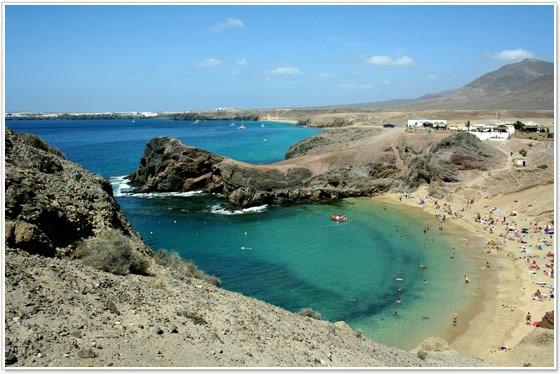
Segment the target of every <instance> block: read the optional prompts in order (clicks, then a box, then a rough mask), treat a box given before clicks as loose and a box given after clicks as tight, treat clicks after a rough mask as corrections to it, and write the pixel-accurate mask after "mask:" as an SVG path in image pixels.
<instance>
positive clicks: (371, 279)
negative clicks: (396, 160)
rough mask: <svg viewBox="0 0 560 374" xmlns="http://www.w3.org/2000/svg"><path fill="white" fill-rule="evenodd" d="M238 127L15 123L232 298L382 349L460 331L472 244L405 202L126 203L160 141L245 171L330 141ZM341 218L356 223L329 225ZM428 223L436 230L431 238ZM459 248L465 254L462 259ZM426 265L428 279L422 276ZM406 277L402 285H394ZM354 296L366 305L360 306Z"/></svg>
mask: <svg viewBox="0 0 560 374" xmlns="http://www.w3.org/2000/svg"><path fill="white" fill-rule="evenodd" d="M229 123H230V122H229V121H209V122H206V123H201V124H198V125H194V124H193V123H192V122H172V121H166V120H136V121H135V123H131V122H130V120H108V121H102V120H99V121H98V120H89V121H8V122H7V125H8V126H9V127H10V128H12V129H14V130H16V131H25V132H31V133H35V134H37V135H39V136H41V137H42V138H44V139H46V140H47V141H48V142H49V143H50V144H51V145H53V146H55V147H58V148H60V149H61V150H62V151H63V152H64V153H65V154H66V155H67V156H68V158H69V159H71V160H72V161H75V162H78V163H80V164H82V165H84V166H85V167H86V168H88V169H90V170H92V171H94V172H97V173H99V174H102V175H104V176H105V177H107V178H109V179H110V180H111V181H112V183H113V185H114V188H115V195H116V196H117V200H118V202H119V204H120V205H121V207H122V209H123V211H124V212H125V214H126V216H127V217H128V219H129V220H130V221H131V223H132V224H133V226H134V228H135V229H136V230H137V231H138V232H140V233H141V234H142V235H143V238H144V240H145V241H146V243H147V244H148V245H150V246H151V247H152V248H153V249H154V250H157V249H159V248H165V249H167V250H168V251H177V252H178V253H179V254H180V255H181V256H183V257H185V258H188V259H191V260H193V261H194V262H195V263H196V264H197V266H198V267H199V268H201V269H203V270H204V271H206V272H207V273H209V274H212V275H215V276H217V277H219V278H220V279H221V280H222V281H223V284H222V287H223V288H225V289H228V290H232V291H236V292H240V293H242V294H244V295H247V296H251V297H254V298H257V299H260V300H263V301H266V302H269V303H271V304H274V305H278V306H280V307H283V308H285V309H288V310H291V311H294V312H296V311H299V310H300V309H302V308H307V307H310V308H313V309H314V310H316V311H318V312H320V313H321V315H322V316H323V319H327V320H330V321H333V322H334V321H338V320H344V321H345V322H347V323H348V324H349V325H350V326H351V327H352V328H354V329H357V328H359V329H361V330H363V332H364V335H366V336H368V337H371V338H372V339H374V340H376V341H379V342H381V343H385V344H389V345H393V346H398V347H401V348H405V349H410V348H413V347H414V346H416V345H417V344H418V343H419V342H420V341H421V340H422V339H423V338H425V337H426V336H430V335H433V334H434V332H437V331H439V330H440V329H442V328H444V327H446V326H449V325H450V323H451V315H452V314H453V313H460V311H461V309H462V308H464V307H465V306H466V305H467V304H468V302H469V301H470V300H471V298H472V297H473V293H474V289H470V288H468V287H465V286H464V285H463V275H464V274H469V276H470V277H471V279H472V280H473V281H474V280H476V278H477V274H478V273H477V270H476V263H475V262H474V261H473V260H471V259H469V258H467V256H465V255H464V254H463V253H462V249H463V248H464V247H463V246H462V244H461V243H458V242H457V241H454V240H453V239H454V238H452V237H451V236H450V235H449V234H448V233H446V232H445V231H444V232H440V231H439V230H437V229H436V228H437V225H436V222H435V221H433V222H432V221H426V217H425V216H423V215H419V214H418V212H416V211H410V210H409V211H407V210H405V209H404V208H402V207H400V206H397V205H395V204H388V203H382V202H379V201H374V200H370V199H346V200H343V201H341V202H337V203H331V204H314V205H296V206H291V207H267V206H263V207H258V208H255V209H249V210H247V211H244V212H241V211H240V212H228V211H226V210H224V209H222V208H221V206H220V204H222V203H223V202H224V199H223V198H222V197H220V196H212V195H210V196H208V195H201V194H186V195H187V196H185V195H184V196H163V197H162V196H154V195H148V196H144V197H139V196H131V195H129V194H127V193H126V191H127V189H126V183H125V181H124V180H123V179H122V178H119V177H122V176H123V175H126V174H129V173H130V172H132V171H134V170H135V168H136V167H137V165H138V163H139V159H140V157H141V156H142V153H143V150H144V146H145V143H146V142H147V141H148V140H149V139H151V138H152V137H153V136H158V135H166V136H171V137H176V138H178V139H180V140H182V141H184V142H185V143H187V144H190V145H195V146H198V147H202V148H205V149H208V150H210V151H213V152H215V153H219V154H222V155H225V156H228V157H232V158H236V159H239V160H242V161H246V162H252V163H270V162H274V161H278V160H280V159H282V158H283V156H284V154H285V152H286V151H287V149H288V148H289V146H290V145H291V144H294V143H295V142H297V141H299V140H301V139H303V138H306V137H308V136H312V135H314V134H316V133H318V132H319V130H316V129H308V128H302V127H297V126H293V125H287V124H281V123H271V122H247V121H246V122H245V127H246V128H247V129H246V130H239V129H237V126H235V127H234V126H229ZM261 123H264V124H265V127H261ZM264 139H267V140H268V141H267V142H264V141H263V140H264ZM337 213H340V214H345V215H346V216H348V217H350V221H349V222H336V221H333V220H332V219H330V217H329V216H330V215H331V214H337ZM426 223H430V224H431V226H432V227H433V228H432V230H429V231H428V232H427V233H426V234H424V233H423V227H425V225H426ZM426 239H427V240H426ZM432 239H435V242H433V241H432ZM425 245H426V246H425ZM426 247H428V248H426ZM453 247H456V248H457V251H456V255H455V256H454V258H451V254H452V248H453ZM421 263H424V264H426V265H427V269H421V268H420V264H421ZM401 270H402V271H403V272H404V274H399V272H400V271H401ZM399 276H400V277H402V278H404V281H403V282H396V281H395V278H396V277H399ZM424 279H426V280H427V281H428V283H427V284H424ZM398 287H401V288H402V291H401V292H399V291H398ZM354 298H357V299H358V301H357V302H353V301H351V299H354ZM398 298H400V299H401V300H402V304H401V305H397V303H396V300H397V299H398ZM394 311H397V312H398V316H397V317H395V316H394V315H393V312H394Z"/></svg>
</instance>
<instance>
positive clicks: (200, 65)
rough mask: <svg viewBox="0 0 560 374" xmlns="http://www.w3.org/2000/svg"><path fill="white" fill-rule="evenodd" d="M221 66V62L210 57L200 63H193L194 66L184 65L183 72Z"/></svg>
mask: <svg viewBox="0 0 560 374" xmlns="http://www.w3.org/2000/svg"><path fill="white" fill-rule="evenodd" d="M221 64H222V61H220V60H217V59H215V58H212V57H209V58H205V59H204V60H202V61H198V62H195V63H194V64H191V65H185V66H183V70H192V69H196V70H199V69H205V68H211V67H216V66H220V65H221Z"/></svg>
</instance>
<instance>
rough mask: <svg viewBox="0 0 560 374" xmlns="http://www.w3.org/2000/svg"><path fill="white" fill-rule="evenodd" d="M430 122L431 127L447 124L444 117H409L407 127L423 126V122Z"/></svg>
mask: <svg viewBox="0 0 560 374" xmlns="http://www.w3.org/2000/svg"><path fill="white" fill-rule="evenodd" d="M428 123H431V124H432V125H433V127H443V128H445V127H446V126H447V121H446V120H444V119H409V120H408V124H407V127H408V128H409V129H412V128H415V127H425V126H424V125H425V124H428Z"/></svg>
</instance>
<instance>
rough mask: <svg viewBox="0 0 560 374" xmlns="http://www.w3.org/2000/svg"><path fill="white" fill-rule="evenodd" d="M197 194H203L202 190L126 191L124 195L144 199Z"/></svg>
mask: <svg viewBox="0 0 560 374" xmlns="http://www.w3.org/2000/svg"><path fill="white" fill-rule="evenodd" d="M197 195H204V192H202V191H189V192H147V193H128V194H126V196H132V197H142V198H145V199H161V198H165V197H191V196H197Z"/></svg>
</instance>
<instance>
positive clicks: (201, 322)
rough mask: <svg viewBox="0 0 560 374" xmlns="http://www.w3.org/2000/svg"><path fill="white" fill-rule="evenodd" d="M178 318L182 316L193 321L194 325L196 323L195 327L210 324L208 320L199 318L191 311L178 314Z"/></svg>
mask: <svg viewBox="0 0 560 374" xmlns="http://www.w3.org/2000/svg"><path fill="white" fill-rule="evenodd" d="M177 315H178V316H182V317H185V318H187V319H190V320H191V321H192V323H194V324H195V325H206V324H208V322H206V320H205V319H204V318H202V317H201V316H199V315H198V314H196V313H191V312H189V311H186V310H184V311H182V312H177Z"/></svg>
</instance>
